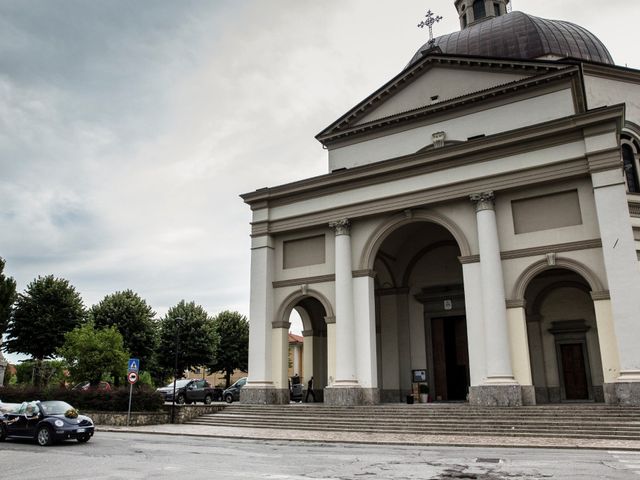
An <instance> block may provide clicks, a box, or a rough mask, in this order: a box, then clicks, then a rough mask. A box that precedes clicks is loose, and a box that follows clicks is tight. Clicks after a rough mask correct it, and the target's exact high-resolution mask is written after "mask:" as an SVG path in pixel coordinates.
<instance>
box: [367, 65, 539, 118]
mask: <svg viewBox="0 0 640 480" xmlns="http://www.w3.org/2000/svg"><path fill="white" fill-rule="evenodd" d="M526 77H527V75H524V74H522V73H521V74H517V73H510V72H506V71H502V72H495V71H493V72H491V71H482V70H480V69H478V68H474V69H467V68H451V67H449V68H446V67H433V68H431V69H429V70H428V71H426V72H425V73H424V74H423V75H422V76H421V77H420V78H418V79H416V80H414V81H413V82H412V83H411V84H410V85H408V86H407V87H405V88H404V89H402V90H400V91H399V92H398V93H396V94H394V95H393V96H392V97H391V98H389V99H387V100H386V101H384V103H383V104H382V105H380V106H379V107H378V108H376V109H374V110H373V111H371V112H370V113H368V114H367V115H365V116H363V117H362V118H361V119H360V120H359V121H358V122H357V124H361V123H367V122H370V121H372V120H377V119H380V118H384V117H388V116H390V115H395V114H397V113H402V112H406V111H408V110H413V109H415V108H419V107H424V106H426V105H431V104H433V103H438V102H442V101H444V100H450V99H452V98H456V97H460V96H462V95H467V94H469V93H473V92H479V91H481V90H486V89H488V88H490V87H495V86H497V85H503V84H505V83H510V82H514V81H516V80H520V79H523V78H526ZM433 96H438V99H436V100H435V101H432V100H431V97H433Z"/></svg>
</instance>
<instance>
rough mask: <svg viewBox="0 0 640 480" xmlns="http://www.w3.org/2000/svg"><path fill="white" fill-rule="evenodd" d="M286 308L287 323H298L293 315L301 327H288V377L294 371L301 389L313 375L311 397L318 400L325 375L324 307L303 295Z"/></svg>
mask: <svg viewBox="0 0 640 480" xmlns="http://www.w3.org/2000/svg"><path fill="white" fill-rule="evenodd" d="M288 311H289V323H290V324H291V325H295V324H296V323H298V322H295V321H292V320H294V319H295V320H298V321H299V322H301V324H302V329H301V331H292V330H291V329H290V331H289V342H288V348H289V350H288V362H287V363H288V377H289V378H291V377H294V376H295V375H298V376H299V377H300V382H302V383H303V384H304V388H305V389H306V388H307V384H308V382H309V379H310V378H311V377H313V390H314V393H315V399H316V401H322V400H323V391H324V388H325V387H326V386H327V378H328V373H327V372H328V364H327V362H328V355H327V323H326V317H327V312H326V309H325V307H324V305H323V304H322V302H321V301H320V300H318V299H317V298H315V297H313V296H304V297H302V298H299V299H297V300H295V301H294V302H292V304H291V307H290V309H288ZM292 335H294V336H293V337H292ZM300 337H302V338H300Z"/></svg>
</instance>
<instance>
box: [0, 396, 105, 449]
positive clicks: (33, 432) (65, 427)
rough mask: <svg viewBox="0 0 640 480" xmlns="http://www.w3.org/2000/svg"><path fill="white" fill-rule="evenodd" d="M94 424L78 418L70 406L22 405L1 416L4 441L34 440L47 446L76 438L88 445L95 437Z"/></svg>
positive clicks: (0, 436) (0, 438)
mask: <svg viewBox="0 0 640 480" xmlns="http://www.w3.org/2000/svg"><path fill="white" fill-rule="evenodd" d="M93 431H94V426H93V421H92V420H91V419H90V418H89V417H86V416H84V415H78V412H77V411H76V409H75V408H73V407H72V406H71V405H69V404H68V403H66V402H61V401H59V400H52V401H46V402H38V401H36V402H22V404H20V406H19V407H18V408H17V409H15V410H14V411H11V412H8V413H5V414H4V415H2V416H0V441H3V440H4V439H5V438H8V437H16V438H33V439H35V440H36V441H37V442H38V444H39V445H42V446H43V447H44V446H47V445H51V444H52V443H53V442H55V441H58V440H68V439H70V438H75V439H76V440H77V441H78V442H80V443H84V442H88V441H89V439H90V438H91V437H92V436H93Z"/></svg>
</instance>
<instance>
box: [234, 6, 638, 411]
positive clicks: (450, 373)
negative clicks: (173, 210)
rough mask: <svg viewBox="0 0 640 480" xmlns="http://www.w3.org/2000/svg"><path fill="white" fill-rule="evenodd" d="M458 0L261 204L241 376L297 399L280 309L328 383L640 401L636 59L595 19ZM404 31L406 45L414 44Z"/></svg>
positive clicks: (350, 395)
mask: <svg viewBox="0 0 640 480" xmlns="http://www.w3.org/2000/svg"><path fill="white" fill-rule="evenodd" d="M508 6H509V0H493V1H490V0H475V1H473V0H457V1H456V2H455V8H456V10H457V13H458V16H459V18H460V25H461V30H460V31H459V32H455V33H452V34H449V35H444V36H441V37H438V38H435V39H433V41H429V42H427V43H426V44H425V45H424V46H422V47H420V48H419V49H418V51H417V53H416V54H415V55H413V57H412V58H411V60H410V61H409V63H408V64H407V66H406V67H405V68H404V69H403V70H402V71H401V72H400V73H399V74H398V75H397V76H396V77H395V78H393V79H392V80H391V81H389V82H388V83H386V84H385V85H383V86H382V87H380V88H379V89H378V90H376V91H375V92H373V93H372V94H371V95H370V96H369V97H367V98H366V99H365V100H363V101H362V102H360V103H359V104H357V105H356V106H355V107H353V108H351V109H350V110H349V111H348V112H347V113H346V114H344V115H343V116H342V117H340V118H339V119H337V120H336V121H335V122H333V123H332V124H331V125H329V126H328V127H327V128H326V129H324V130H323V131H322V132H321V133H320V134H319V135H318V136H317V138H318V140H319V141H320V142H321V143H322V144H323V146H324V147H326V149H327V150H328V173H327V174H326V175H322V176H319V177H314V178H309V179H305V180H302V181H299V182H294V183H291V184H287V185H281V186H278V187H273V188H263V189H260V190H257V191H255V192H253V193H248V194H245V195H243V196H242V198H243V199H244V201H245V202H246V203H247V204H248V205H249V206H250V207H251V210H252V213H253V218H252V223H251V235H252V248H251V313H250V318H251V324H250V340H249V342H250V343H249V348H250V352H249V381H248V383H247V386H246V388H244V389H243V391H242V395H243V397H242V398H243V401H245V402H250V403H251V402H254V403H288V401H289V397H288V390H287V374H288V368H287V364H288V359H289V354H288V351H289V349H288V345H289V342H288V341H287V339H288V329H289V317H290V314H291V311H292V310H293V309H295V310H296V311H297V312H298V313H299V314H300V316H301V318H302V322H303V326H304V331H303V344H304V353H303V361H302V363H303V365H302V369H301V370H302V371H304V372H305V375H306V376H307V377H309V376H311V375H313V377H314V380H315V386H316V388H322V387H324V400H325V402H327V403H331V404H346V405H354V404H367V403H378V402H398V401H402V400H403V399H404V398H405V396H406V395H407V394H408V393H410V392H411V388H412V385H411V381H412V378H411V372H412V370H416V369H417V370H423V369H424V370H426V372H427V379H428V383H429V390H430V392H429V393H430V396H431V398H434V399H437V400H441V401H468V402H470V403H472V404H474V405H495V406H517V405H533V404H539V403H558V402H606V403H609V404H625V405H640V348H638V345H640V328H639V322H640V317H639V315H640V313H639V312H640V269H639V264H638V251H639V250H640V179H639V177H638V172H639V171H640V165H639V163H638V161H639V158H640V157H639V154H640V72H639V71H637V70H632V69H628V68H624V67H620V66H616V65H615V63H614V61H613V59H612V57H611V55H610V53H609V52H608V50H607V48H606V47H605V46H604V45H603V44H602V42H600V41H599V40H598V38H597V37H595V36H594V35H593V34H592V33H590V32H589V31H587V30H586V29H584V28H582V27H580V26H577V25H574V24H572V23H569V22H566V21H554V20H545V19H541V18H536V17H533V16H531V15H527V14H525V13H522V12H509V11H508ZM401 53H402V52H401Z"/></svg>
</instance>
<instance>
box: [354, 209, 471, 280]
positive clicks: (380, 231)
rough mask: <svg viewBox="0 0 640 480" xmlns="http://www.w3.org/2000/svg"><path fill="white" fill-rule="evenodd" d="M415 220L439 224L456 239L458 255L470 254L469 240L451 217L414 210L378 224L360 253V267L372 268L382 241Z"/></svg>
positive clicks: (364, 268) (363, 268)
mask: <svg viewBox="0 0 640 480" xmlns="http://www.w3.org/2000/svg"><path fill="white" fill-rule="evenodd" d="M416 222H429V223H435V224H437V225H440V226H441V227H443V228H445V229H446V230H447V231H448V232H449V233H450V234H451V235H452V236H453V238H454V239H455V240H456V242H457V243H458V247H459V248H460V255H461V256H463V257H467V256H469V255H471V247H470V246H469V242H468V240H467V238H466V236H465V235H464V233H463V232H462V230H461V229H460V227H458V225H457V224H456V223H455V222H453V221H452V220H451V219H449V218H447V217H445V216H443V215H440V214H437V213H434V212H430V211H426V210H416V211H415V212H414V211H409V212H405V213H402V214H398V215H395V216H394V217H392V218H390V219H389V220H388V221H386V222H385V223H383V224H382V225H380V226H379V227H378V228H377V229H376V230H375V231H374V232H373V234H372V235H371V236H370V237H369V239H368V240H367V243H366V244H365V246H364V248H363V250H362V255H361V256H360V267H359V268H360V269H362V270H372V269H373V264H374V262H375V259H376V254H377V253H378V250H379V249H380V246H381V245H382V242H384V240H385V239H386V238H387V237H388V236H389V235H391V233H393V232H394V231H395V230H397V229H398V228H400V227H403V226H404V225H409V224H410V223H416Z"/></svg>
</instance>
